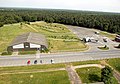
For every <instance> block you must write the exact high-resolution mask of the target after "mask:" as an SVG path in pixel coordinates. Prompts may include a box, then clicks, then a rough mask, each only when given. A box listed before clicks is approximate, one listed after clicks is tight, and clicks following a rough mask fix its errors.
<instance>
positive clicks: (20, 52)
mask: <svg viewBox="0 0 120 84" xmlns="http://www.w3.org/2000/svg"><path fill="white" fill-rule="evenodd" d="M18 54H19V55H26V54H36V51H35V50H33V51H19V53H18Z"/></svg>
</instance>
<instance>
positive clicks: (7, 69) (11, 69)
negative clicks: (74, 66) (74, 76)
mask: <svg viewBox="0 0 120 84" xmlns="http://www.w3.org/2000/svg"><path fill="white" fill-rule="evenodd" d="M54 68H65V64H48V65H47V64H46V65H31V66H15V67H0V73H5V72H19V71H32V70H46V69H54Z"/></svg>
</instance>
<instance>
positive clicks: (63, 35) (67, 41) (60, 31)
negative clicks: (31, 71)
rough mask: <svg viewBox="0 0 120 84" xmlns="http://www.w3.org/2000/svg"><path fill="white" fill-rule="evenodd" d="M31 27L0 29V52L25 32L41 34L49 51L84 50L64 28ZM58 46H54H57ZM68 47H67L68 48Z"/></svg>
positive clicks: (44, 25) (23, 25)
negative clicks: (46, 40)
mask: <svg viewBox="0 0 120 84" xmlns="http://www.w3.org/2000/svg"><path fill="white" fill-rule="evenodd" d="M30 24H31V25H28V24H25V23H22V25H20V23H17V24H10V25H4V26H3V27H1V28H0V46H1V47H0V52H3V51H5V50H6V49H7V46H8V45H9V44H10V43H11V41H12V40H13V39H14V38H15V37H16V36H18V35H21V34H23V33H27V32H38V33H42V34H44V35H45V36H46V38H47V39H48V43H49V44H50V45H49V49H50V52H51V51H54V50H55V51H58V50H70V51H72V49H78V50H79V49H86V45H85V44H84V43H82V42H80V41H79V39H78V38H77V37H76V36H75V35H74V34H73V33H72V32H70V31H69V30H68V29H67V27H66V26H64V25H62V24H57V23H53V24H51V23H46V22H31V23H30ZM59 43H60V45H56V44H59ZM68 46H69V47H68Z"/></svg>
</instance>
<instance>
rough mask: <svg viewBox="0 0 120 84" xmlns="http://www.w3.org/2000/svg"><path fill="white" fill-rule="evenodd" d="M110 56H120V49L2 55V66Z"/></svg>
mask: <svg viewBox="0 0 120 84" xmlns="http://www.w3.org/2000/svg"><path fill="white" fill-rule="evenodd" d="M108 58H120V50H109V51H97V52H69V53H54V54H41V55H40V58H36V55H24V56H1V57H0V66H21V65H27V60H28V59H30V60H31V64H34V60H35V59H37V60H38V64H40V60H42V64H51V59H54V61H55V63H66V62H76V61H87V60H100V59H108Z"/></svg>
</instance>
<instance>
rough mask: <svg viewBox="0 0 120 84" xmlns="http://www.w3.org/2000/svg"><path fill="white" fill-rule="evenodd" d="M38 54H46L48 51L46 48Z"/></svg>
mask: <svg viewBox="0 0 120 84" xmlns="http://www.w3.org/2000/svg"><path fill="white" fill-rule="evenodd" d="M40 52H41V53H48V52H49V50H48V49H47V48H45V49H44V50H41V51H40Z"/></svg>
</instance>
